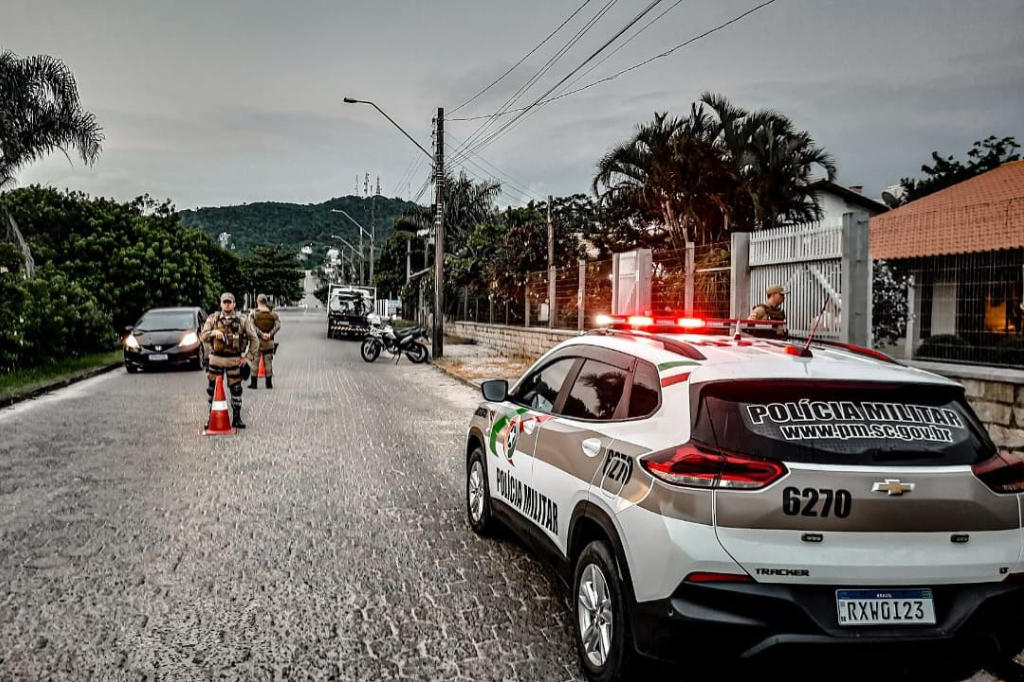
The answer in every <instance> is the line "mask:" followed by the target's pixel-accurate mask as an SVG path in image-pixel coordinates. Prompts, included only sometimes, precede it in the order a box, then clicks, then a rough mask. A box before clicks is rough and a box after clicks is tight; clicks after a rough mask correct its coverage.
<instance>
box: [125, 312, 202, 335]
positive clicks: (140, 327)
mask: <svg viewBox="0 0 1024 682" xmlns="http://www.w3.org/2000/svg"><path fill="white" fill-rule="evenodd" d="M195 326H196V315H195V313H193V312H191V311H188V310H151V311H149V312H148V313H146V314H145V315H143V316H142V319H140V320H139V321H138V322H136V323H135V331H139V332H156V331H178V330H180V329H192V328H194V327H195Z"/></svg>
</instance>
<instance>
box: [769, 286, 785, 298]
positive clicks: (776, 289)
mask: <svg viewBox="0 0 1024 682" xmlns="http://www.w3.org/2000/svg"><path fill="white" fill-rule="evenodd" d="M788 293H789V291H788V290H787V289H786V287H783V286H779V285H778V284H776V285H774V286H770V287H768V295H769V296H771V295H772V294H782V295H783V296H785V295H786V294H788Z"/></svg>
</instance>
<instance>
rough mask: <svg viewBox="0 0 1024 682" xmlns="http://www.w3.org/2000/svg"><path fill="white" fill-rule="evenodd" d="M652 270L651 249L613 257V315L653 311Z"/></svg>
mask: <svg viewBox="0 0 1024 682" xmlns="http://www.w3.org/2000/svg"><path fill="white" fill-rule="evenodd" d="M652 268H653V264H652V262H651V250H650V249H636V250H635V251H628V252H626V253H616V254H615V255H614V256H613V257H612V315H636V314H643V313H645V312H647V311H648V310H650V309H651V276H652V272H653V270H652Z"/></svg>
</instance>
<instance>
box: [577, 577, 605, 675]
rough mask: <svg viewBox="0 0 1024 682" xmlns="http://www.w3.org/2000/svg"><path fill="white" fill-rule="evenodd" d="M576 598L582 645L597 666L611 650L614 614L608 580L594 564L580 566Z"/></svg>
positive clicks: (602, 663) (591, 661)
mask: <svg viewBox="0 0 1024 682" xmlns="http://www.w3.org/2000/svg"><path fill="white" fill-rule="evenodd" d="M577 599H578V601H579V604H578V605H577V607H576V610H577V613H578V615H579V626H580V633H581V639H582V640H583V649H584V651H585V652H586V655H587V659H588V660H589V661H590V663H591V665H593V666H595V667H598V668H600V667H602V666H603V665H604V664H605V662H606V661H607V660H608V654H609V653H610V652H611V648H612V626H613V624H614V614H613V613H612V597H611V592H610V591H609V589H608V581H607V579H606V578H605V576H604V573H602V572H601V568H600V567H599V566H598V565H597V564H589V565H588V566H587V567H586V568H585V569H584V570H583V576H582V579H581V580H580V586H579V594H578V595H577Z"/></svg>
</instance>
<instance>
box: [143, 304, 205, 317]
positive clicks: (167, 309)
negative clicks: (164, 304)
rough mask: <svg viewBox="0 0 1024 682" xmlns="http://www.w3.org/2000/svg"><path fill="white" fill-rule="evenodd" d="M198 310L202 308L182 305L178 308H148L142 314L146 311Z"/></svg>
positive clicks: (175, 311)
mask: <svg viewBox="0 0 1024 682" xmlns="http://www.w3.org/2000/svg"><path fill="white" fill-rule="evenodd" d="M198 310H202V309H201V308H198V307H196V306H188V307H184V306H183V307H180V308H150V309H149V310H147V311H146V312H144V313H142V314H143V315H146V314H147V313H180V312H193V313H194V312H196V311H198Z"/></svg>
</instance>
